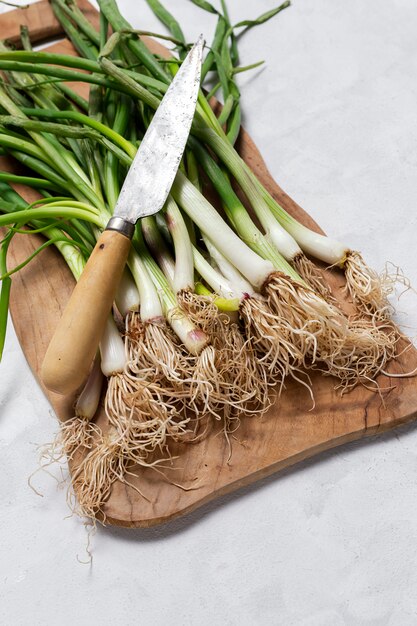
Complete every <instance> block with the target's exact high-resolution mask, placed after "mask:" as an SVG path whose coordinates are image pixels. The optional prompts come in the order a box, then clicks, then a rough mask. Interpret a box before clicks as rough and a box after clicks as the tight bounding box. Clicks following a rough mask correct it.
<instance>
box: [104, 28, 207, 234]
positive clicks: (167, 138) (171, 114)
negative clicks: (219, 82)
mask: <svg viewBox="0 0 417 626" xmlns="http://www.w3.org/2000/svg"><path fill="white" fill-rule="evenodd" d="M203 46H204V40H203V37H202V35H200V37H199V39H198V41H197V42H196V43H195V44H194V46H193V47H192V48H191V50H190V52H189V53H188V55H187V57H186V58H185V60H184V61H183V63H182V65H181V67H180V69H179V71H178V72H177V74H176V75H175V78H174V80H173V81H172V83H171V84H170V86H169V87H168V90H167V92H166V94H165V95H164V97H163V99H162V101H161V104H160V105H159V107H158V108H157V110H156V112H155V115H154V116H153V118H152V122H151V124H150V125H149V128H148V130H147V132H146V134H145V137H144V138H143V140H142V143H141V144H140V147H139V150H138V152H137V154H136V156H135V158H134V159H133V163H132V165H131V166H130V169H129V172H128V173H127V176H126V178H125V181H124V183H123V187H122V189H121V192H120V194H119V198H118V200H117V204H116V208H115V211H114V216H115V217H121V218H123V219H125V220H127V221H128V222H132V223H133V224H134V223H136V221H137V220H138V219H139V218H140V217H145V216H146V215H152V214H153V213H156V212H157V211H159V210H160V209H161V208H162V207H163V205H164V203H165V200H166V199H167V196H168V194H169V191H170V189H171V186H172V183H173V181H174V178H175V175H176V173H177V170H178V166H179V164H180V161H181V158H182V155H183V152H184V148H185V145H186V143H187V139H188V135H189V133H190V128H191V122H192V120H193V117H194V112H195V106H196V102H197V96H198V90H199V85H200V72H201V59H202V53H203Z"/></svg>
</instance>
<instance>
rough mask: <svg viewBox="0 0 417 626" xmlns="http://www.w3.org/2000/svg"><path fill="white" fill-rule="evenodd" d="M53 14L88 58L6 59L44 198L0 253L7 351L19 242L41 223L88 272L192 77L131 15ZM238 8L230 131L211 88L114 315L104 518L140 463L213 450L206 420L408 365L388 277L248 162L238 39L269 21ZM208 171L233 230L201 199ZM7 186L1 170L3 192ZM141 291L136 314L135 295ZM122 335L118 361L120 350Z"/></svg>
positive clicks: (230, 38)
mask: <svg viewBox="0 0 417 626" xmlns="http://www.w3.org/2000/svg"><path fill="white" fill-rule="evenodd" d="M52 4H53V7H54V10H55V13H56V15H57V17H58V19H59V21H60V22H61V23H62V24H63V26H65V30H66V33H67V35H68V36H69V38H70V39H71V40H72V41H73V43H74V44H75V45H76V47H77V50H78V52H79V54H80V55H81V56H80V57H71V56H67V55H59V54H50V53H45V52H33V51H32V50H31V49H30V43H29V42H28V40H27V37H26V36H23V44H24V48H25V49H24V50H23V51H10V50H7V48H6V47H4V46H3V47H2V48H1V50H2V51H1V52H0V70H2V71H3V73H4V74H5V75H6V77H7V81H5V82H4V83H3V84H2V86H0V149H2V150H3V151H4V152H5V153H6V154H7V155H9V156H11V157H13V158H14V159H15V160H16V161H17V162H19V163H20V164H21V165H23V166H24V167H25V169H26V170H27V171H26V172H25V174H24V175H23V176H20V175H18V174H13V175H9V176H10V178H9V182H11V183H19V182H21V183H24V184H25V185H27V186H29V187H32V188H34V189H37V190H38V191H40V193H41V195H42V196H43V197H42V198H41V199H40V200H38V201H36V202H35V203H32V205H28V206H26V204H25V206H22V204H21V203H20V204H19V203H17V202H16V199H15V198H14V197H13V196H12V195H11V193H10V192H9V191H7V190H5V191H4V193H3V194H2V200H1V201H0V211H1V212H2V213H4V215H1V216H0V226H9V227H10V226H11V228H10V231H9V234H8V235H7V236H6V237H5V239H4V240H3V242H2V245H1V251H0V252H1V253H0V266H1V272H2V278H3V281H2V292H1V296H0V322H1V332H2V335H0V339H1V337H3V339H4V328H5V319H6V317H7V304H8V296H9V290H10V275H11V272H10V271H8V270H7V264H6V253H7V247H8V245H9V242H10V238H11V237H12V236H13V232H14V231H18V230H19V229H21V227H22V226H23V225H26V224H29V225H30V227H31V228H32V229H33V228H34V229H35V230H36V229H38V230H39V229H41V231H42V232H44V233H45V234H46V236H47V237H49V239H47V241H46V243H45V244H44V246H47V245H49V244H51V245H52V244H55V245H56V246H57V247H58V249H60V247H61V250H60V251H61V253H62V250H63V249H64V248H65V253H63V256H64V258H65V260H66V261H67V262H68V263H69V264H70V263H71V262H73V261H70V257H71V258H72V259H73V260H74V259H75V258H77V255H78V260H79V262H81V261H80V259H81V260H83V262H85V259H86V258H87V257H88V255H89V254H90V252H91V250H92V248H93V246H94V243H95V241H96V239H97V237H98V236H99V234H100V231H101V230H102V229H103V228H104V227H105V225H106V223H107V221H108V219H109V217H110V216H111V214H112V211H113V210H114V206H115V204H116V202H117V197H118V194H119V191H120V188H121V185H122V183H123V179H124V177H125V175H126V172H127V169H128V167H129V166H130V164H131V162H132V159H133V158H134V156H135V154H136V150H137V147H138V145H139V144H140V140H141V137H143V134H144V132H145V131H146V128H147V126H148V125H149V122H150V120H151V119H152V115H153V112H154V110H155V109H156V108H157V106H158V105H159V102H160V100H161V98H162V96H163V94H164V93H165V91H166V89H167V87H168V85H169V83H170V81H171V77H172V74H173V73H175V71H176V68H177V67H178V64H179V63H180V59H178V58H176V57H174V56H173V57H172V58H171V59H170V62H169V63H166V62H162V60H161V59H160V58H159V57H158V56H155V55H153V54H151V53H150V52H149V50H148V49H147V48H146V46H145V45H144V43H143V41H142V39H141V34H140V33H138V32H134V31H132V29H131V27H130V25H129V24H128V23H127V22H126V21H125V20H124V18H123V17H122V16H121V15H120V12H119V11H118V8H117V5H116V3H115V1H114V0H100V1H99V5H100V8H101V14H100V31H99V32H97V31H95V29H94V28H92V26H91V25H90V24H89V23H88V21H87V20H86V19H85V17H84V16H83V14H82V13H81V12H80V11H79V10H78V9H77V7H76V5H75V4H73V3H72V2H71V3H66V2H63V1H62V0H53V2H52ZM287 4H288V3H284V5H287ZM152 5H153V7H154V8H155V10H157V11H158V16H159V18H160V19H162V20H163V21H164V23H166V24H167V25H168V27H169V28H170V30H171V34H172V37H173V39H174V40H175V43H176V45H177V46H178V49H179V55H180V58H182V56H183V53H185V51H186V48H187V45H186V44H185V41H184V38H183V35H182V32H181V30H180V29H178V28H177V27H176V26H175V22H173V18H172V16H171V15H170V14H167V13H166V12H165V10H163V9H161V8H160V3H155V2H153V3H152ZM284 5H282V7H284ZM204 6H205V7H206V8H207V6H209V5H208V4H207V3H204ZM210 6H211V5H210ZM222 7H223V13H221V12H217V10H214V11H215V12H216V13H217V15H218V25H217V29H216V34H215V41H214V42H213V45H212V48H211V50H210V52H209V54H208V55H207V58H206V60H205V62H204V66H203V76H205V75H206V74H207V72H209V71H211V72H213V71H214V73H215V74H216V76H217V77H218V79H219V88H220V89H221V90H222V92H223V95H224V100H225V107H224V109H223V113H222V114H221V115H220V117H219V118H217V117H216V116H215V114H214V112H213V111H212V109H211V108H210V105H209V103H208V98H207V96H209V95H210V94H207V93H206V92H204V91H203V90H201V92H200V95H199V98H198V104H197V110H196V116H195V119H194V122H193V127H192V136H191V137H190V141H189V145H188V149H187V151H186V158H185V159H184V163H183V164H182V165H181V167H180V170H179V171H178V174H177V176H176V179H175V181H174V184H173V186H172V189H171V195H170V197H169V199H168V201H167V204H166V206H165V208H164V211H163V212H162V214H161V215H159V216H157V217H156V218H148V219H147V220H143V221H142V224H141V226H138V227H137V229H136V234H135V237H134V241H133V245H132V250H131V253H130V255H129V260H128V267H129V271H127V270H126V272H125V277H124V279H123V281H124V282H123V281H122V285H121V287H120V289H119V293H118V295H117V297H116V303H115V304H116V307H117V309H118V311H119V313H120V316H121V317H122V318H124V320H125V343H124V345H123V341H122V339H121V338H120V334H119V332H118V331H117V329H116V327H115V325H114V320H113V318H111V320H112V321H110V318H109V323H108V325H107V328H106V333H105V337H104V338H103V341H102V349H101V367H102V369H103V370H104V372H105V374H106V376H107V377H108V379H109V383H108V390H107V393H106V399H105V409H106V414H107V418H108V428H107V430H106V431H105V432H103V433H102V435H101V436H100V437H101V438H99V442H98V443H97V441H96V442H95V444H94V446H92V447H89V446H90V439H88V438H85V439H84V444H83V446H82V448H83V449H84V450H85V451H86V454H84V456H83V458H82V460H81V462H80V463H79V464H78V465H77V469H76V473H75V475H74V477H73V485H74V488H75V490H76V492H77V497H78V500H79V502H80V504H81V508H82V510H84V511H87V513H88V514H90V515H91V516H95V515H96V514H98V513H99V512H102V510H103V507H104V505H105V502H106V500H107V499H108V497H109V494H110V491H111V488H112V484H113V483H114V481H115V480H117V479H120V480H126V479H125V473H126V471H127V470H128V468H129V467H130V465H133V464H141V465H153V464H155V463H156V464H158V463H159V462H160V460H161V457H162V458H166V456H167V455H169V448H168V444H169V442H170V441H185V440H187V439H190V438H191V439H196V438H198V436H199V433H200V432H201V430H200V426H201V425H204V428H203V429H202V431H203V433H204V432H206V427H207V424H208V423H209V421H206V422H205V423H204V422H203V420H202V417H203V416H205V417H206V416H207V415H211V416H214V417H217V418H219V417H221V419H222V420H223V423H224V424H226V428H225V430H226V432H227V433H228V432H231V431H232V430H233V429H234V427H236V426H237V425H238V416H239V415H241V414H242V413H246V414H251V413H253V412H256V411H262V410H264V408H265V406H266V404H267V401H268V400H267V385H268V384H270V383H271V382H278V383H280V385H281V387H282V386H283V384H284V381H285V379H286V377H287V376H288V375H292V376H294V377H295V378H296V379H298V380H299V381H300V382H301V383H302V384H306V385H307V386H309V385H310V383H309V379H308V376H307V375H306V374H305V373H304V370H306V369H307V370H308V369H311V368H313V369H320V370H321V371H323V372H324V373H325V374H332V375H335V376H336V377H337V378H338V380H339V384H340V385H341V386H342V389H348V388H350V387H351V386H354V385H355V384H357V383H358V382H361V383H366V384H368V383H369V382H370V381H372V380H373V379H374V378H375V376H376V375H377V374H378V373H379V372H380V371H383V370H384V367H385V364H386V362H387V361H388V360H389V359H390V358H392V357H393V356H394V353H395V342H396V334H395V332H394V331H393V329H392V326H391V325H390V322H389V319H388V312H387V311H388V310H387V305H386V302H385V301H384V302H382V299H383V298H385V299H386V296H387V290H386V291H385V292H384V295H383V298H382V296H381V298H382V299H381V298H379V301H378V297H379V296H377V295H375V294H376V292H377V288H376V284H377V282H378V281H377V278H375V276H374V275H371V272H370V271H369V270H367V268H366V267H365V266H364V264H363V262H362V260H361V257H360V256H359V255H357V253H352V252H349V251H347V250H346V249H344V251H343V253H342V248H343V246H340V245H339V244H336V243H334V242H331V240H330V239H328V238H326V237H324V236H322V235H318V234H317V233H312V231H309V230H308V229H306V228H305V227H304V226H301V225H299V224H298V223H297V222H296V221H295V220H294V219H293V218H292V217H291V216H289V215H288V214H287V213H286V212H285V211H284V209H283V208H282V207H281V206H279V205H278V204H277V202H276V200H275V199H274V198H272V196H270V195H269V194H268V193H267V191H266V190H265V189H264V188H263V187H262V185H261V183H260V182H259V181H258V180H257V178H256V177H255V175H254V174H253V173H252V172H251V170H250V169H249V168H248V166H247V165H246V164H245V163H244V162H243V160H242V159H241V158H240V157H239V155H238V154H237V152H236V150H235V149H234V147H233V143H234V141H235V139H236V137H237V131H238V128H239V120H240V103H239V93H238V89H237V86H236V82H235V78H234V76H235V74H236V73H237V71H238V69H239V68H238V67H237V63H238V61H237V50H236V38H235V34H234V28H237V27H239V28H241V27H251V25H254V24H249V22H248V23H246V22H245V23H240V24H239V25H235V27H233V26H232V25H231V24H230V19H229V18H228V16H227V12H226V10H225V7H224V3H222ZM284 8H285V7H284ZM271 16H272V14H268V15H267V14H265V15H264V16H261V17H260V18H259V19H258V21H257V23H262V21H266V19H269V17H271ZM109 26H111V27H112V29H113V31H114V34H113V35H112V36H111V37H110V38H108V32H107V30H108V27H109ZM255 65H256V64H255ZM243 69H245V68H242V70H243ZM66 81H82V82H87V83H89V84H90V85H91V87H90V96H89V100H88V101H85V100H83V99H80V98H79V97H77V96H76V94H73V93H72V92H71V90H69V89H68V87H65V83H66ZM199 168H201V169H202V170H203V171H204V172H205V175H206V176H207V177H208V179H209V180H210V182H211V184H212V187H213V188H214V189H215V191H216V192H217V194H218V196H219V199H220V202H221V206H222V209H223V211H224V213H225V216H226V219H224V218H223V217H222V215H221V214H220V213H219V212H218V211H217V209H215V208H214V206H213V205H212V204H211V203H210V202H209V201H208V200H207V199H206V198H205V196H204V195H203V194H202V193H201V189H200V182H199ZM7 176H8V174H7V173H5V172H0V188H2V187H1V186H2V185H4V182H2V181H5V180H6V181H7ZM231 178H233V179H234V180H235V181H236V183H237V184H238V186H239V187H240V189H241V190H242V192H243V194H244V195H245V197H246V199H247V201H248V203H249V205H250V207H251V209H252V210H253V212H254V214H255V215H256V217H257V221H258V222H259V223H260V225H261V228H262V230H260V229H259V228H258V226H257V225H256V224H255V223H254V221H253V219H252V217H251V215H250V214H249V212H248V210H247V209H246V207H245V206H244V205H243V204H242V201H241V200H240V198H239V197H238V196H237V195H236V193H235V191H234V189H233V187H232V185H231ZM13 229H14V230H13ZM54 229H55V230H54ZM48 232H49V235H48ZM51 232H52V235H51ZM167 241H168V242H169V243H168V244H167V243H166V242H167ZM145 242H146V243H145ZM161 242H165V243H161ZM313 243H314V245H313ZM41 248H42V246H41ZM70 249H71V255H70V254H69V251H70ZM74 251H76V252H74ZM305 253H307V254H309V255H311V256H315V257H316V258H318V259H322V260H324V261H325V262H327V263H331V264H338V265H340V266H343V267H344V268H345V273H346V277H347V285H348V289H349V290H350V291H351V293H352V294H353V293H355V294H356V295H353V299H354V301H355V302H356V303H357V305H358V308H359V309H361V308H362V312H363V311H365V312H366V315H364V314H363V315H361V316H357V317H355V318H351V319H350V318H348V317H347V316H346V315H345V314H344V313H343V311H342V310H341V309H340V308H339V307H338V306H337V305H336V304H335V302H334V301H333V299H332V297H331V293H330V290H329V288H328V286H327V285H325V284H324V283H323V280H322V276H321V274H320V273H319V271H318V270H317V268H316V267H315V265H314V264H312V263H311V261H308V260H307V257H305ZM343 255H344V256H343ZM370 277H371V278H370ZM132 281H133V282H134V284H135V291H136V296H134V297H133V301H132V298H131V297H130V296H128V295H127V292H128V291H129V290H128V289H127V287H126V285H127V284H131V283H132ZM196 281H197V282H196ZM361 281H362V283H361ZM366 281H367V284H366V285H365V282H366ZM366 290H368V292H369V293H368V295H369V299H368V304H366V303H365V299H366V298H365V295H364V293H365V291H366ZM370 294H371V295H370ZM135 298H136V303H135ZM139 301H140V306H139ZM221 309H223V311H222V310H221ZM237 310H238V319H236V311H237ZM5 311H6V313H5ZM227 311H229V314H227ZM233 311H234V312H233ZM238 324H239V325H240V326H238ZM116 335H117V337H118V340H116ZM112 337H114V341H115V344H114V345H116V344H117V345H118V346H119V348H115V347H111V348H109V349H108V350H107V351H106V349H103V346H112V341H111V338H112ZM0 345H1V342H0ZM122 348H123V366H120V368H121V369H120V371H116V369H113V366H112V365H111V361H110V365H109V358H110V357H111V355H112V354H113V352H115V353H116V352H117V353H118V354H119V355H120V363H121V360H122V356H121V355H122ZM245 368H246V372H245ZM94 369H95V368H93V371H94ZM92 376H93V377H94V374H92ZM306 376H307V377H306ZM91 384H92V383H91ZM375 384H376V383H375ZM87 387H88V383H87ZM81 397H82V395H81V396H80V398H81ZM91 410H92V409H90V411H91ZM94 435H95V436H94V437H92V439H97V436H96V433H94ZM68 441H69V442H70V443H68V446H69V448H68V453H69V456H71V454H72V453H74V454H75V452H74V450H76V451H77V453H78V452H79V451H80V448H71V446H75V443H76V437H72V436H68ZM86 442H87V443H86ZM158 455H159V458H158Z"/></svg>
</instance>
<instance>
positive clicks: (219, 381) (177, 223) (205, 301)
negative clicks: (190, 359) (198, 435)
mask: <svg viewBox="0 0 417 626" xmlns="http://www.w3.org/2000/svg"><path fill="white" fill-rule="evenodd" d="M163 214H164V217H165V219H166V224H167V226H168V230H169V232H170V234H171V237H172V244H173V250H174V258H172V257H171V255H170V252H169V251H168V250H167V248H166V246H165V244H164V242H163V239H162V236H161V234H160V233H159V231H158V227H157V223H156V220H155V219H154V218H152V217H151V218H147V219H145V220H143V221H142V230H143V232H144V237H145V240H146V242H147V244H148V247H149V248H150V250H151V252H152V253H153V254H154V255H155V256H156V258H157V261H158V263H159V265H160V267H161V268H162V269H163V271H165V272H166V277H167V279H168V280H170V282H171V284H172V285H173V288H174V290H175V291H176V294H177V299H178V302H179V303H180V306H181V308H182V309H183V310H185V311H186V312H187V314H188V315H189V316H190V317H191V319H192V320H193V321H194V323H195V324H196V325H198V326H199V327H200V328H202V329H203V330H204V332H205V333H206V334H207V335H208V336H209V337H210V347H208V348H207V349H206V350H205V353H201V355H200V356H199V364H198V365H197V368H196V369H197V370H198V371H199V372H200V380H201V385H202V388H203V389H205V393H204V394H203V402H204V406H206V407H207V408H208V410H209V411H210V412H211V413H212V414H214V415H215V417H217V418H218V419H222V420H223V424H224V429H225V433H226V434H227V435H228V434H230V432H231V431H232V430H234V429H235V428H236V427H237V426H238V423H239V416H243V415H251V414H254V413H256V412H263V411H265V409H266V406H267V403H266V399H267V397H268V381H267V376H266V372H265V370H264V368H263V366H262V364H261V363H259V361H258V359H257V358H255V354H254V352H253V350H252V349H251V346H250V344H249V343H248V342H245V340H244V337H243V336H242V334H241V332H240V330H239V328H238V326H237V323H236V322H237V319H233V317H231V316H230V314H229V315H228V314H227V313H226V312H225V311H223V312H221V311H220V310H219V306H223V307H224V306H225V305H226V308H227V305H229V308H237V305H238V301H237V299H236V298H233V297H232V298H231V296H234V292H235V293H237V291H238V290H239V287H240V285H238V286H237V287H233V286H232V283H231V281H228V280H227V279H226V278H225V277H223V276H221V278H220V283H221V282H223V283H224V285H225V290H224V292H223V293H222V294H221V295H222V296H223V297H222V299H221V301H219V300H220V299H219V297H218V296H217V304H216V296H215V295H214V294H210V292H209V295H201V294H197V293H196V292H195V279H194V268H195V262H194V254H195V253H196V254H200V253H199V252H198V250H197V249H196V247H195V246H194V247H193V245H192V242H191V238H190V235H189V232H188V230H187V225H186V222H185V220H184V216H183V214H182V212H181V211H180V209H179V207H178V205H177V204H176V202H175V201H174V200H173V198H172V197H169V198H168V200H167V202H166V205H165V210H164V213H163ZM210 267H211V266H210ZM211 269H212V272H213V273H215V274H216V273H217V274H219V272H216V270H215V269H214V268H211ZM242 281H243V279H242ZM244 282H245V286H246V281H244ZM226 285H227V286H226ZM216 286H217V285H215V288H216ZM233 291H234V292H233ZM230 313H232V311H230ZM209 363H210V369H211V371H210V372H207V371H205V369H206V368H207V364H209ZM203 365H204V367H203ZM207 374H209V375H207Z"/></svg>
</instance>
